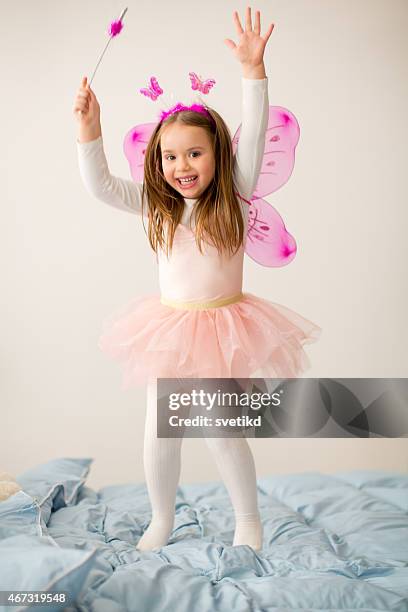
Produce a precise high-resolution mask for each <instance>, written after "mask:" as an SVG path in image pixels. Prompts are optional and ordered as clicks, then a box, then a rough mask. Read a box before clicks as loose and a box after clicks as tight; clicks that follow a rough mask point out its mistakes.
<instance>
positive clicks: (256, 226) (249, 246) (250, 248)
mask: <svg viewBox="0 0 408 612" xmlns="http://www.w3.org/2000/svg"><path fill="white" fill-rule="evenodd" d="M246 201H247V203H248V206H249V211H248V232H247V237H246V244H245V253H246V254H247V255H249V257H251V259H253V260H254V261H256V262H257V263H259V264H261V265H262V266H269V267H272V268H278V267H281V266H286V265H288V264H289V263H290V262H291V261H292V259H294V257H295V255H296V250H297V247H296V241H295V239H294V237H293V236H291V234H289V232H288V231H287V229H286V227H285V224H284V222H283V219H282V217H281V216H280V214H279V213H278V212H277V211H276V210H275V208H274V207H273V206H271V204H269V202H266V201H265V200H262V199H261V198H258V199H256V200H251V201H250V202H248V200H246Z"/></svg>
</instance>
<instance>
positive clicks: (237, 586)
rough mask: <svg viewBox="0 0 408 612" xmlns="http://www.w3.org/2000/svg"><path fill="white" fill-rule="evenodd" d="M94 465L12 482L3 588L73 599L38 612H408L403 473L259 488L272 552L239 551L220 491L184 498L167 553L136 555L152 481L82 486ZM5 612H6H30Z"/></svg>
mask: <svg viewBox="0 0 408 612" xmlns="http://www.w3.org/2000/svg"><path fill="white" fill-rule="evenodd" d="M91 463H92V459H75V458H74V459H69V458H67V459H56V460H53V461H50V462H49V463H46V464H44V465H40V466H37V467H35V468H33V469H32V470H30V471H28V472H25V473H24V474H21V475H20V476H19V477H17V480H18V482H19V483H20V484H21V485H22V487H23V491H20V492H19V493H17V494H15V495H13V496H12V497H10V498H9V499H8V500H6V501H5V502H2V503H0V590H3V591H4V590H20V591H24V590H25V591H41V592H43V593H49V594H50V595H51V594H55V593H56V592H65V593H68V594H69V596H70V601H69V602H68V603H67V602H65V603H64V602H59V601H56V600H55V601H53V602H51V603H50V604H48V605H47V606H46V607H44V606H36V607H35V608H33V609H35V610H37V611H40V610H42V609H43V610H44V611H45V610H47V611H48V612H50V611H51V610H62V609H64V610H68V611H69V612H74V611H76V610H79V611H83V612H85V611H86V612H88V611H90V612H126V611H129V612H132V611H135V612H142V611H143V612H144V611H146V612H156V611H164V610H166V611H168V610H170V611H176V612H184V611H186V612H191V611H192V610H197V611H199V612H205V611H211V612H216V611H225V612H227V611H228V612H229V611H231V610H234V611H236V612H244V611H245V612H249V611H251V612H261V611H262V612H272V611H273V612H278V611H279V612H280V611H292V610H297V611H300V610H302V611H303V612H304V611H305V610H306V611H309V610H313V611H315V610H359V611H361V612H368V611H374V610H387V611H392V610H398V611H401V612H403V611H406V612H408V475H406V474H397V473H390V472H378V471H364V472H362V471H358V472H357V471H354V472H341V473H336V474H332V475H326V474H321V473H317V472H305V473H299V474H291V475H278V476H269V477H265V478H260V479H258V490H259V502H260V512H261V516H262V521H263V526H264V547H263V550H262V551H261V552H259V553H255V552H254V551H253V550H252V549H251V548H250V547H249V546H235V547H233V546H232V545H231V544H232V538H233V531H234V520H233V511H232V507H231V503H230V500H229V497H228V494H227V492H226V490H225V488H224V486H223V484H222V483H221V482H211V483H204V484H190V485H183V486H180V487H179V488H178V494H177V505H176V521H175V526H174V530H173V533H172V536H171V539H170V541H169V543H168V545H167V546H164V547H163V548H162V549H161V550H160V551H158V552H147V553H141V552H139V551H137V550H136V548H135V546H136V544H137V542H138V540H139V538H140V536H141V534H142V533H143V531H144V530H145V529H146V528H147V526H148V524H149V520H150V504H149V500H148V496H147V491H146V487H145V485H144V483H143V484H127V485H115V486H108V487H104V488H102V489H100V490H99V491H94V490H92V489H91V488H89V487H88V486H86V478H87V475H88V472H89V469H90V466H91ZM25 609H27V602H21V603H20V604H19V605H18V606H17V607H13V608H10V607H3V606H1V605H0V610H1V611H2V612H3V610H4V612H6V611H10V610H25Z"/></svg>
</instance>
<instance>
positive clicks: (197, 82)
mask: <svg viewBox="0 0 408 612" xmlns="http://www.w3.org/2000/svg"><path fill="white" fill-rule="evenodd" d="M188 76H189V77H190V81H191V89H193V90H194V91H199V92H201V93H202V94H208V93H209V92H210V90H211V88H212V87H214V85H215V80H214V79H207V80H202V79H201V78H200V77H199V76H198V75H197V74H196V73H195V72H189V73H188ZM139 91H140V93H141V94H143V95H144V96H146V97H147V98H150V100H152V101H153V102H155V101H156V100H157V99H158V98H159V96H161V95H162V94H163V89H162V88H161V87H160V85H159V83H158V82H157V79H156V77H154V76H152V77H150V84H149V85H148V86H147V87H143V88H142V89H140V90H139ZM198 102H200V100H198ZM181 111H193V112H195V113H201V114H202V115H205V116H206V117H208V119H210V120H211V121H213V119H212V117H211V115H210V113H209V112H208V111H207V109H206V108H205V106H204V105H203V104H200V103H194V104H191V105H190V106H186V105H185V104H182V103H181V102H177V104H175V105H174V106H172V107H171V108H169V109H168V110H162V111H161V112H160V114H159V123H162V122H163V121H164V120H165V119H167V117H169V116H170V115H174V114H176V113H179V112H181Z"/></svg>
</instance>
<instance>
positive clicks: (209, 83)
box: [188, 72, 215, 94]
mask: <svg viewBox="0 0 408 612" xmlns="http://www.w3.org/2000/svg"><path fill="white" fill-rule="evenodd" d="M188 76H189V77H190V81H191V89H194V90H197V89H198V90H199V91H201V93H203V94H208V93H209V92H210V89H211V87H214V85H215V81H214V79H207V80H206V81H202V80H201V79H200V77H199V76H198V75H197V74H196V73H195V72H189V73H188Z"/></svg>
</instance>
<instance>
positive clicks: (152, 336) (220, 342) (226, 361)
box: [98, 293, 321, 389]
mask: <svg viewBox="0 0 408 612" xmlns="http://www.w3.org/2000/svg"><path fill="white" fill-rule="evenodd" d="M320 333H321V329H320V328H319V327H318V326H317V325H315V324H314V323H311V322H310V321H308V320H307V319H304V318H303V317H301V316H300V315H299V314H297V313H296V312H294V311H292V310H290V309H289V308H286V307H285V306H281V305H280V304H275V303H273V302H269V301H268V300H265V299H262V298H259V297H257V296H255V295H252V294H250V293H244V294H243V297H242V299H241V300H240V301H237V302H234V303H232V304H228V305H226V306H220V307H216V308H208V309H204V310H191V309H190V310H189V309H182V308H174V307H173V306H169V305H167V304H162V302H161V301H160V296H158V295H153V296H147V297H146V296H144V297H137V298H134V299H133V300H131V302H129V303H128V304H126V305H125V306H123V307H122V308H121V309H120V310H119V311H117V312H115V313H113V314H112V315H110V316H109V317H108V318H106V319H105V320H104V321H103V333H102V335H101V337H100V339H99V343H98V346H99V348H100V349H101V350H102V351H103V352H104V353H106V354H107V355H108V356H109V357H111V358H113V359H115V360H117V361H118V362H121V364H122V367H123V379H122V389H127V388H129V387H133V386H138V385H144V384H146V383H147V382H148V380H149V379H150V378H249V377H250V376H251V375H253V374H254V373H255V372H256V373H257V376H259V377H262V378H274V377H276V378H292V377H297V376H298V375H299V374H300V373H301V372H303V371H304V370H306V369H308V368H309V367H310V362H309V359H308V357H307V355H306V353H305V351H304V350H303V348H302V346H303V345H304V344H308V343H311V342H315V341H316V340H317V339H318V338H319V336H320Z"/></svg>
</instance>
